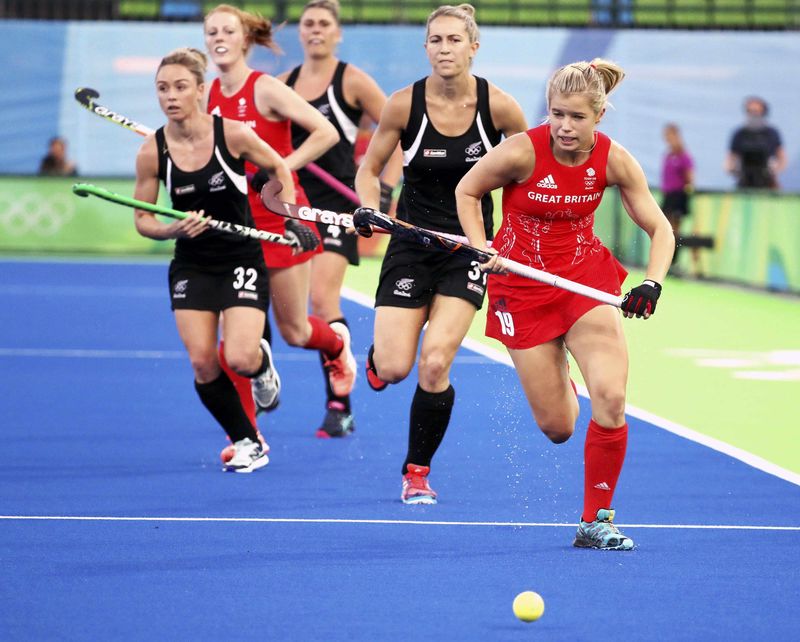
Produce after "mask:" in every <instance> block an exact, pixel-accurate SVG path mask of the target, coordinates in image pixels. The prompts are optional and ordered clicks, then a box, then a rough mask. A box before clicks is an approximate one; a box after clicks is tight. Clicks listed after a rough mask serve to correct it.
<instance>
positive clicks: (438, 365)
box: [419, 350, 451, 390]
mask: <svg viewBox="0 0 800 642" xmlns="http://www.w3.org/2000/svg"><path fill="white" fill-rule="evenodd" d="M450 363H451V361H450V359H449V358H448V356H447V355H446V354H445V353H444V352H442V351H440V350H432V351H430V352H425V353H423V354H421V355H420V358H419V381H420V384H422V387H423V388H425V389H426V390H431V389H434V388H437V387H438V386H439V384H440V383H441V382H442V381H443V380H445V379H447V377H448V374H449V372H450Z"/></svg>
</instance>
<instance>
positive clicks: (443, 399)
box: [403, 385, 456, 475]
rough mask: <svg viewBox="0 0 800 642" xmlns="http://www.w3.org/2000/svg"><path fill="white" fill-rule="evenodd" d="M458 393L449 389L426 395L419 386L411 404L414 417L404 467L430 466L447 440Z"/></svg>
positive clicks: (404, 472)
mask: <svg viewBox="0 0 800 642" xmlns="http://www.w3.org/2000/svg"><path fill="white" fill-rule="evenodd" d="M455 398H456V391H455V390H454V389H453V386H450V387H449V388H448V389H447V390H445V391H444V392H426V391H424V390H423V389H422V388H420V387H419V385H418V386H417V391H416V392H415V393H414V400H413V401H412V402H411V416H410V421H409V427H408V454H407V455H406V460H405V462H404V463H403V474H404V475H405V474H406V473H407V472H408V470H407V468H406V466H408V465H409V464H416V465H417V466H430V465H431V459H433V455H434V454H435V453H436V450H437V448H439V444H441V443H442V439H444V433H445V431H447V425H448V424H449V423H450V413H451V412H452V411H453V403H454V402H455Z"/></svg>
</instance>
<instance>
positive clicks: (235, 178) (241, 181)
mask: <svg viewBox="0 0 800 642" xmlns="http://www.w3.org/2000/svg"><path fill="white" fill-rule="evenodd" d="M214 156H216V157H217V161H219V164H220V165H221V166H222V169H223V171H224V172H225V173H226V174H227V175H228V178H230V179H231V183H233V184H234V185H235V186H236V189H238V190H239V191H240V192H241V193H242V194H244V195H245V196H246V195H247V176H245V175H243V174H237V173H236V172H234V171H233V170H232V169H231V168H230V167H228V165H227V164H226V163H225V161H224V160H223V159H222V154H221V153H220V151H219V147H217V146H216V145H214Z"/></svg>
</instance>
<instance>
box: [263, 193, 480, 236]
mask: <svg viewBox="0 0 800 642" xmlns="http://www.w3.org/2000/svg"><path fill="white" fill-rule="evenodd" d="M282 189H283V185H281V182H280V181H277V180H274V179H273V180H271V181H267V182H266V183H265V184H264V186H263V187H262V188H261V202H262V203H263V204H264V207H266V208H267V209H268V210H269V211H270V212H272V213H273V214H278V215H279V216H285V217H286V218H296V219H297V220H300V221H309V222H310V223H322V224H324V225H338V226H339V227H345V228H355V226H354V225H353V215H352V214H349V213H348V212H333V211H331V210H321V209H319V208H318V207H309V206H308V205H295V204H294V203H286V202H284V201H282V200H280V199H279V198H278V194H280V193H281V190H282ZM375 231H376V232H380V233H381V234H389V233H390V232H389V231H388V230H384V229H382V228H380V227H379V228H377V229H376V230H375ZM440 234H441V235H442V236H445V237H446V238H449V239H451V240H453V241H456V242H461V243H466V242H467V237H466V236H458V235H456V234H446V233H444V232H440Z"/></svg>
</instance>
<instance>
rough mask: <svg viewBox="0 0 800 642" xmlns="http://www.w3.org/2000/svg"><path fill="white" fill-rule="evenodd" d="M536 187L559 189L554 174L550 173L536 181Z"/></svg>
mask: <svg viewBox="0 0 800 642" xmlns="http://www.w3.org/2000/svg"><path fill="white" fill-rule="evenodd" d="M536 187H544V188H546V189H558V185H556V182H555V181H554V180H553V175H552V174H548V175H547V176H545V177H544V178H543V179H542V180H540V181H539V182H538V183H536Z"/></svg>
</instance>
